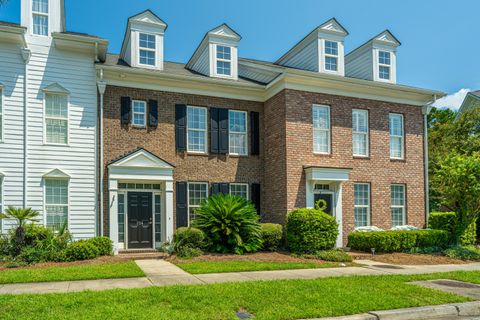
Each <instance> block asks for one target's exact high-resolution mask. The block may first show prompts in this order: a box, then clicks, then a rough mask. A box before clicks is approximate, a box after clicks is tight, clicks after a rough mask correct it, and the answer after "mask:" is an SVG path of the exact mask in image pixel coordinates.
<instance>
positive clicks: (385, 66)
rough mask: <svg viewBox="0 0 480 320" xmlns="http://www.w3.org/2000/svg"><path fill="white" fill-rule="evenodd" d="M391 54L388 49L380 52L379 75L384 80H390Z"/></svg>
mask: <svg viewBox="0 0 480 320" xmlns="http://www.w3.org/2000/svg"><path fill="white" fill-rule="evenodd" d="M391 65H392V62H391V54H390V52H388V51H379V52H378V77H379V78H380V79H383V80H390V71H391Z"/></svg>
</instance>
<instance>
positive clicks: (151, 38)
mask: <svg viewBox="0 0 480 320" xmlns="http://www.w3.org/2000/svg"><path fill="white" fill-rule="evenodd" d="M138 47H139V54H138V57H139V63H140V64H142V65H147V66H153V67H154V66H155V65H156V48H157V45H156V41H155V35H152V34H147V33H140V36H139V45H138Z"/></svg>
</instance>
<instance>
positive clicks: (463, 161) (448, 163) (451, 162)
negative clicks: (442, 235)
mask: <svg viewBox="0 0 480 320" xmlns="http://www.w3.org/2000/svg"><path fill="white" fill-rule="evenodd" d="M432 186H434V188H435V189H436V190H437V191H438V194H439V199H440V202H441V204H442V205H444V206H445V207H447V208H448V209H449V210H451V211H454V212H456V213H457V226H456V230H455V233H456V234H455V241H456V243H457V244H470V243H468V242H469V241H468V240H467V239H465V238H464V236H465V235H466V234H468V233H470V232H471V231H472V226H475V223H476V220H477V219H478V217H479V215H480V152H473V153H472V154H471V155H459V154H457V153H451V154H450V155H447V156H446V157H445V158H444V159H443V160H441V161H439V162H438V166H437V168H436V169H435V174H434V175H432ZM473 230H475V229H474V228H473ZM465 241H466V242H467V243H465Z"/></svg>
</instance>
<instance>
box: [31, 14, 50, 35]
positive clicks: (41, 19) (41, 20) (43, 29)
mask: <svg viewBox="0 0 480 320" xmlns="http://www.w3.org/2000/svg"><path fill="white" fill-rule="evenodd" d="M33 34H36V35H40V36H48V17H47V16H39V15H36V14H34V15H33Z"/></svg>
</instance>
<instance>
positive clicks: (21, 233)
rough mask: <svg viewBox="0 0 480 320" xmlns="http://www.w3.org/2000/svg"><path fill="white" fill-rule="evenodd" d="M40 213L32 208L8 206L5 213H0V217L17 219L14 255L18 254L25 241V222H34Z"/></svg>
mask: <svg viewBox="0 0 480 320" xmlns="http://www.w3.org/2000/svg"><path fill="white" fill-rule="evenodd" d="M39 215H40V214H39V213H38V212H37V211H34V210H32V208H25V209H24V208H15V207H8V208H7V210H5V213H0V220H1V219H14V220H17V225H18V226H17V229H16V230H15V255H18V254H19V253H20V251H21V250H22V247H23V245H24V243H25V224H26V223H27V222H36V221H37V219H36V218H37V217H38V216H39Z"/></svg>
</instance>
